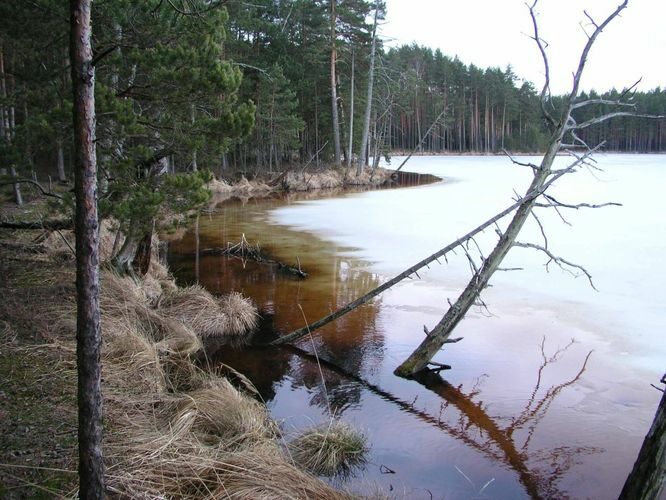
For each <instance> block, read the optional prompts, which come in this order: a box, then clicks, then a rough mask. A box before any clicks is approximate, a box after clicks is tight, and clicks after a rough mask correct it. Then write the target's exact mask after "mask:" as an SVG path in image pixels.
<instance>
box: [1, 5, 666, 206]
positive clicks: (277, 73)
mask: <svg viewBox="0 0 666 500" xmlns="http://www.w3.org/2000/svg"><path fill="white" fill-rule="evenodd" d="M66 4H67V3H66V2H61V1H59V0H36V1H33V2H5V3H3V4H2V5H1V6H0V168H1V169H3V171H4V172H6V173H10V172H13V171H15V172H17V174H16V175H18V176H24V177H29V176H31V175H32V172H35V171H36V172H38V173H40V174H42V175H43V174H48V175H50V176H51V177H53V178H54V179H60V180H63V181H64V180H66V179H67V178H68V177H71V164H72V148H71V142H72V141H71V139H72V138H71V135H72V130H71V126H70V124H69V122H70V115H71V107H72V103H71V89H70V86H71V83H70V81H69V78H68V75H69V60H68V58H69V55H68V52H67V33H68V16H67V5H66ZM183 5H184V6H185V10H183V9H180V8H174V5H173V3H172V2H162V1H160V0H148V1H145V2H131V1H128V0H107V1H105V2H100V3H97V4H95V5H94V6H93V26H94V30H93V32H94V40H93V46H94V50H95V58H96V61H95V62H96V74H97V77H96V79H97V81H96V84H97V85H96V95H97V120H98V129H97V148H98V159H99V170H100V172H101V176H102V179H101V186H102V188H103V189H104V186H105V185H106V184H105V183H107V182H108V181H114V182H115V183H117V184H131V183H134V182H135V181H136V179H137V170H141V169H150V168H152V167H154V166H155V165H161V166H162V167H163V168H164V169H167V170H169V171H170V172H173V173H177V172H192V171H198V170H206V169H208V170H210V171H212V172H213V173H214V174H216V175H218V176H231V175H233V174H234V173H236V172H242V173H244V174H245V175H254V174H257V173H265V172H276V171H280V170H284V169H286V168H290V166H294V165H299V164H301V165H302V164H304V163H306V162H310V161H312V162H314V163H315V164H317V165H319V164H334V163H340V164H344V165H352V164H354V165H355V162H353V161H352V160H356V159H357V158H360V159H361V160H362V161H363V160H365V159H367V158H369V157H373V156H375V157H376V156H378V155H381V154H390V153H391V152H400V151H411V150H412V149H414V148H415V147H417V145H419V143H421V145H420V147H419V149H420V150H421V151H422V152H424V153H443V152H451V153H468V152H472V153H497V152H501V151H502V150H503V149H507V150H509V151H512V152H537V151H540V150H541V149H542V148H543V145H544V144H545V141H546V134H545V128H544V127H543V124H542V122H541V118H540V117H541V113H540V110H539V105H538V96H537V95H536V92H535V87H534V85H533V84H532V83H530V82H524V81H522V80H521V79H520V77H519V75H516V74H514V73H513V71H512V69H511V68H510V67H509V68H505V69H501V68H480V67H477V66H475V65H473V64H470V65H466V64H464V63H462V62H461V61H460V60H458V59H457V58H451V57H448V56H446V55H445V54H443V53H442V52H441V51H440V50H431V49H429V48H426V47H420V46H416V45H411V46H401V47H395V48H390V49H388V48H386V47H383V46H382V43H381V37H380V39H379V40H378V44H377V56H376V61H375V64H374V85H373V91H372V102H371V107H370V108H369V111H370V120H369V124H368V126H367V130H368V132H369V140H368V141H367V146H366V148H365V151H363V152H361V151H360V149H361V144H362V142H363V132H364V129H365V128H366V125H365V120H364V118H365V116H366V114H367V112H368V108H367V106H366V105H367V95H368V92H367V90H368V80H369V68H370V57H369V56H370V52H371V45H372V33H373V20H374V19H375V18H376V19H378V20H379V23H380V24H381V20H382V19H383V17H384V15H385V7H384V5H383V2H381V1H376V2H375V1H371V0H254V1H253V2H251V3H247V2H242V1H241V0H227V1H225V2H210V1H206V0H189V1H187V2H183ZM375 12H376V13H377V16H375ZM333 81H334V82H335V85H334V86H333V88H332V84H331V82H333ZM332 91H335V92H334V94H333V92H332ZM619 92H621V90H615V89H612V90H609V91H608V92H606V93H604V94H603V95H602V97H609V98H611V99H612V98H614V97H617V95H618V93H619ZM589 97H594V95H590V96H589ZM333 99H334V101H333ZM633 99H634V102H635V103H636V106H637V111H638V113H650V114H657V115H663V114H664V113H666V92H665V91H662V90H661V89H654V90H653V91H650V92H645V93H636V94H635V95H634V96H633ZM333 102H334V103H335V104H334V105H332V103H333ZM553 102H554V105H557V98H555V99H554V100H553ZM598 111H599V110H595V109H592V107H588V108H585V112H586V113H590V114H597V112H598ZM603 111H607V110H603ZM442 112H443V114H442V115H441V118H440V119H439V121H438V122H437V123H436V124H435V126H434V127H433V128H432V131H431V133H430V134H428V135H427V137H425V139H424V135H425V134H426V131H427V130H428V129H429V127H430V126H431V125H432V124H433V122H434V121H435V120H436V118H437V117H438V116H440V113H442ZM577 118H578V119H579V120H582V119H584V118H585V117H584V116H580V117H577ZM582 138H583V139H584V140H587V141H588V142H589V143H592V144H596V143H597V142H598V141H599V140H600V139H605V140H606V146H605V149H606V150H612V151H631V152H657V151H664V149H665V148H666V130H664V125H663V123H662V121H660V120H641V119H640V118H627V117H621V118H616V119H612V120H609V121H608V122H606V123H604V124H603V125H601V126H599V127H596V128H590V129H587V130H586V131H585V135H584V136H583V137H582ZM336 144H338V146H337V148H339V152H336ZM350 145H351V147H350ZM337 156H339V158H336V157H337ZM181 182H183V181H181ZM149 192H154V190H153V189H149V188H146V189H144V190H143V191H142V192H141V193H140V196H138V197H135V198H134V199H133V200H130V199H125V200H124V201H125V205H123V204H120V205H115V206H116V210H117V211H122V210H129V208H128V204H130V205H131V204H132V203H135V204H136V203H142V204H146V205H151V203H152V202H151V200H150V197H149V196H147V193H149ZM153 201H155V203H157V202H158V201H160V200H153ZM116 215H118V214H116Z"/></svg>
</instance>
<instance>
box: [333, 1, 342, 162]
mask: <svg viewBox="0 0 666 500" xmlns="http://www.w3.org/2000/svg"><path fill="white" fill-rule="evenodd" d="M335 2H336V0H331V120H332V126H333V148H334V150H335V151H334V154H335V158H334V163H335V166H337V167H339V166H340V157H341V156H342V152H341V148H340V120H339V118H338V84H337V80H338V78H337V75H336V63H337V59H338V52H337V45H336V28H335V25H336V23H337V15H336V12H335Z"/></svg>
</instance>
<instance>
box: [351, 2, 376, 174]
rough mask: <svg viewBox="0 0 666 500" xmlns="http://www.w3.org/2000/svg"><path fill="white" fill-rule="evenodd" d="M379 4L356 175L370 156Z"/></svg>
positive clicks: (371, 50)
mask: <svg viewBox="0 0 666 500" xmlns="http://www.w3.org/2000/svg"><path fill="white" fill-rule="evenodd" d="M378 10H379V9H378V8H377V5H376V4H375V18H374V23H373V25H372V48H371V49H370V69H369V70H368V71H369V74H368V95H367V101H366V103H365V118H364V120H363V138H362V139H361V149H360V150H359V152H358V165H357V168H356V175H361V172H362V171H363V166H364V165H365V163H366V159H367V157H368V136H369V134H370V114H371V112H372V91H373V85H374V82H375V52H376V49H377V13H378Z"/></svg>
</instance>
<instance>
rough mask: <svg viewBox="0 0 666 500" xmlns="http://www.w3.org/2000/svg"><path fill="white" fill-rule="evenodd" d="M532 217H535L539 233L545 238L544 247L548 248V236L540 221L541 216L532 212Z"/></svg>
mask: <svg viewBox="0 0 666 500" xmlns="http://www.w3.org/2000/svg"><path fill="white" fill-rule="evenodd" d="M531 215H532V217H534V220H535V221H536V223H537V225H538V226H539V231H541V237H542V238H543V247H544V248H548V236H546V230H545V229H544V228H543V224H541V220H539V216H538V215H537V214H536V213H535V212H534V210H532V213H531Z"/></svg>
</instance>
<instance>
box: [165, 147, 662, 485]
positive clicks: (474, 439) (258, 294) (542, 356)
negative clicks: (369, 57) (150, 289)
mask: <svg viewBox="0 0 666 500" xmlns="http://www.w3.org/2000/svg"><path fill="white" fill-rule="evenodd" d="M525 160H528V158H521V161H525ZM532 160H534V161H536V160H537V159H532ZM400 161H401V159H400V158H394V160H393V165H399V163H400ZM561 161H563V162H564V161H566V160H565V159H564V158H562V159H561ZM597 161H598V163H599V166H600V167H602V168H603V169H604V171H603V172H596V171H595V172H594V173H593V174H592V173H590V172H587V171H584V172H580V173H577V174H575V175H572V176H569V178H565V179H562V181H561V183H560V184H559V185H558V186H557V189H556V190H554V191H553V193H552V194H553V195H554V196H555V197H556V198H558V200H560V201H562V202H566V203H580V202H586V203H591V204H598V203H604V202H608V201H614V202H619V203H622V206H621V207H607V208H602V209H595V210H590V209H581V210H577V211H576V210H565V211H563V212H562V215H563V216H564V217H565V218H566V220H567V221H568V222H569V223H570V225H569V224H565V223H564V222H563V221H562V219H561V218H560V217H559V216H558V214H557V213H555V212H554V211H552V210H551V209H542V210H540V211H539V218H540V220H541V222H542V224H543V226H544V227H545V229H546V232H547V236H548V242H549V248H550V249H551V251H552V252H553V253H554V254H556V255H558V256H561V257H564V258H566V259H567V260H569V261H573V262H575V263H577V264H580V265H582V266H584V267H585V268H586V269H587V270H588V271H589V272H590V273H591V274H592V276H593V279H594V283H595V285H596V287H597V289H598V291H595V290H593V289H592V288H591V287H590V285H589V283H588V281H587V279H586V278H585V277H584V276H579V277H572V276H571V275H570V274H567V273H564V272H562V271H561V270H560V269H559V268H557V267H556V266H553V265H551V266H550V268H549V272H547V271H546V269H545V268H544V263H545V262H546V260H547V258H546V257H545V256H544V255H541V254H538V253H536V252H534V251H533V250H526V249H519V248H516V249H513V250H512V251H511V253H510V254H509V256H508V259H507V260H508V262H506V263H505V264H504V267H521V268H523V270H522V271H515V272H500V273H497V274H496V275H495V276H494V277H493V279H492V280H491V284H492V287H491V288H489V289H488V290H486V291H485V293H484V295H483V298H484V300H485V302H486V303H487V305H488V310H483V309H476V310H472V311H470V313H469V314H468V316H467V317H466V319H465V320H464V321H463V322H462V323H461V324H460V325H459V326H458V328H457V330H456V332H455V334H454V336H456V337H458V336H462V337H464V340H463V341H461V342H459V343H457V344H453V345H450V346H447V347H446V349H445V350H443V351H441V352H440V353H439V354H438V355H437V357H436V358H435V359H436V360H437V361H440V362H443V363H447V364H450V365H452V367H453V368H452V370H450V371H445V372H442V378H437V377H433V378H431V379H429V380H425V381H423V384H419V383H417V382H414V381H407V380H403V379H399V378H397V377H395V376H394V375H393V373H392V371H393V369H394V368H395V367H396V366H397V365H398V364H399V363H400V362H401V361H402V360H404V359H405V357H406V356H407V355H408V354H409V353H410V352H411V351H412V350H413V349H414V348H415V347H416V345H418V343H419V342H420V341H421V339H422V336H423V326H424V325H425V326H427V327H428V328H432V327H433V326H434V324H435V323H436V322H437V321H438V320H439V319H440V318H441V316H442V315H443V314H444V312H445V311H446V308H447V307H448V306H447V300H451V301H453V300H455V299H456V297H457V294H458V293H459V292H460V290H461V289H462V287H464V285H465V284H466V282H467V280H468V278H469V276H470V267H469V264H468V261H467V258H466V257H465V256H464V255H463V254H462V253H460V252H459V253H458V255H457V256H452V257H450V258H449V262H448V263H445V262H444V261H442V265H437V264H435V265H431V267H430V269H424V270H423V272H420V273H419V275H420V279H417V278H415V279H413V280H406V281H404V282H402V283H401V284H399V285H397V286H396V287H394V288H392V289H391V290H389V291H387V292H386V293H384V294H383V295H382V296H380V297H379V298H378V299H376V300H375V301H373V302H372V303H370V304H368V305H366V306H364V307H362V308H360V309H359V310H357V311H355V312H354V313H352V314H350V315H348V316H346V317H344V318H343V319H341V320H338V321H337V322H336V323H335V324H332V325H329V326H328V327H325V328H324V329H322V330H321V331H320V332H319V333H317V334H315V336H314V341H313V343H311V342H310V341H309V340H304V341H302V342H301V343H300V346H301V347H302V348H303V349H306V350H309V351H312V350H313V348H315V349H316V350H317V352H318V354H319V355H320V356H321V357H322V358H325V359H328V360H330V361H332V362H334V363H335V364H336V365H338V366H340V367H342V368H343V370H344V371H346V372H348V373H353V374H357V375H360V376H361V377H362V378H363V380H365V381H366V382H369V384H370V385H368V384H364V383H361V382H359V381H358V380H354V379H352V378H349V377H347V376H346V375H345V373H344V372H342V373H341V372H336V371H335V370H334V369H332V368H327V367H324V378H325V386H326V388H325V390H324V388H323V386H322V384H321V379H320V374H319V370H318V368H317V366H316V364H313V363H312V361H311V360H308V359H305V358H303V356H299V355H296V354H294V353H293V352H288V351H279V352H276V351H275V350H272V351H269V352H263V353H262V352H258V353H257V352H254V351H252V352H250V353H227V354H225V355H223V358H224V361H225V362H228V363H230V364H232V365H235V366H236V367H237V368H239V369H241V370H242V371H245V372H248V373H249V374H250V376H251V378H252V379H253V381H255V383H256V384H257V386H258V387H259V389H260V391H261V392H262V394H263V396H264V399H265V400H266V402H267V404H268V406H269V408H270V410H271V413H272V414H273V416H274V417H275V418H277V419H279V420H281V421H282V422H283V428H284V429H285V432H287V433H288V432H289V430H290V429H298V428H301V427H303V426H305V425H308V424H311V423H320V422H325V421H327V419H328V418H329V414H330V411H334V412H335V413H336V414H337V415H338V416H339V417H340V418H341V419H343V420H345V421H349V422H351V423H353V424H354V425H356V426H357V427H359V428H361V429H362V430H364V431H365V432H366V434H367V435H368V437H369V443H370V445H371V451H370V455H369V460H368V463H367V465H366V466H365V467H364V468H363V469H361V470H359V471H357V473H356V475H355V476H353V477H351V478H348V479H346V481H342V480H338V481H340V482H342V483H343V486H345V487H349V488H350V489H352V490H353V491H357V492H362V493H373V492H375V491H376V489H377V487H379V488H380V489H381V490H382V491H383V492H384V493H385V494H389V495H396V496H397V497H398V498H402V497H405V498H430V495H431V494H432V496H433V497H434V498H443V497H446V498H471V497H476V498H526V497H549V498H562V497H567V496H568V497H572V498H586V497H589V498H616V497H617V494H618V493H619V490H620V488H621V486H622V484H623V482H624V479H625V477H626V475H627V474H628V473H629V471H630V469H631V466H632V464H633V461H634V460H635V458H636V455H637V452H638V448H639V447H640V444H641V442H642V439H643V437H644V435H645V433H646V431H647V429H648V427H649V425H650V423H651V421H652V417H653V415H654V412H655V410H656V406H657V403H658V400H659V397H660V394H659V393H658V392H657V391H656V390H655V389H653V388H652V387H650V383H657V382H658V380H659V378H660V377H661V375H662V374H663V371H664V370H665V369H666V368H665V366H666V363H665V360H666V341H665V340H664V331H665V330H666V313H665V312H664V311H666V307H665V306H666V304H665V302H666V301H665V300H664V293H663V288H662V281H663V278H664V276H663V274H664V273H663V271H662V267H661V266H660V261H661V258H662V256H663V255H664V254H665V250H666V248H665V247H666V231H665V229H666V227H665V226H666V222H665V221H664V209H663V207H662V204H663V195H662V191H663V188H664V187H666V156H659V155H654V156H648V155H615V154H609V155H599V156H597ZM405 168H406V169H407V170H409V171H415V172H420V173H430V174H434V175H437V176H440V177H443V178H444V179H445V180H444V182H441V183H436V184H431V185H426V186H420V187H414V188H403V189H393V190H379V191H369V192H362V193H350V194H345V195H343V196H338V197H328V198H323V199H312V200H299V199H298V198H287V199H286V200H269V201H264V202H261V201H257V202H252V201H251V202H250V203H247V204H240V203H236V204H231V205H225V206H223V207H222V208H223V210H222V211H221V212H220V214H218V215H215V216H212V217H207V218H205V219H204V218H202V219H201V221H200V223H199V229H198V231H197V232H196V235H198V236H196V239H197V241H198V243H197V244H196V245H195V233H194V232H190V233H189V234H188V235H186V236H185V238H184V239H183V240H182V241H180V242H175V243H173V244H172V248H171V260H172V266H177V267H178V268H179V269H180V273H181V276H182V277H184V279H185V280H186V281H194V280H195V278H196V279H198V281H200V282H201V283H202V284H204V285H205V286H207V287H208V288H210V289H211V290H213V291H218V292H224V291H227V290H229V289H236V290H241V291H243V292H244V293H246V294H247V295H249V296H251V297H253V298H254V300H255V301H256V302H257V304H258V305H259V306H260V308H261V309H262V311H263V312H264V316H265V317H267V318H270V321H271V327H272V328H274V329H276V330H278V331H282V332H288V331H291V330H292V329H295V328H298V327H300V326H302V325H303V322H304V317H305V318H307V320H308V321H310V322H311V321H313V320H315V319H317V318H319V317H321V316H323V315H325V314H327V313H328V312H330V311H331V310H334V309H336V308H338V307H340V306H342V305H344V304H345V303H347V302H349V301H351V300H353V299H354V298H356V297H358V296H359V295H361V294H362V293H363V292H365V291H367V290H369V289H371V288H373V287H375V286H377V285H378V284H379V283H381V282H383V281H386V280H387V279H389V278H390V277H392V276H394V275H396V274H398V273H399V272H401V271H402V270H404V269H406V268H407V267H409V266H411V265H412V264H414V263H416V262H417V261H419V260H421V259H422V258H424V257H426V256H428V255H430V254H431V253H433V252H435V251H436V250H438V249H439V248H441V247H443V246H445V245H446V244H448V243H449V242H451V241H453V240H454V239H456V238H457V237H459V236H461V235H463V234H465V233H467V232H468V231H469V230H470V229H472V228H473V227H475V226H477V225H478V224H480V223H481V222H483V221H484V220H486V219H488V218H489V217H491V216H492V215H493V214H494V213H496V212H498V211H500V210H501V209H503V208H505V207H506V206H508V205H510V204H511V203H512V197H513V196H514V189H515V190H516V191H517V192H518V193H522V192H523V191H524V189H525V188H526V186H527V185H528V183H529V180H530V176H531V172H530V171H529V169H525V168H522V167H518V166H515V165H512V164H511V163H510V161H509V160H508V159H506V158H501V157H473V156H464V157H453V156H447V157H415V158H413V159H412V160H410V162H409V163H408V164H407V166H406V167H405ZM241 234H245V235H246V237H247V238H248V240H249V241H250V242H255V241H256V242H258V243H259V244H260V245H262V247H263V248H264V249H267V250H268V251H270V252H271V253H272V254H274V255H275V256H276V257H278V258H280V259H281V260H283V261H286V262H289V263H292V262H295V261H296V259H298V261H300V262H301V264H302V265H303V267H304V269H306V270H309V271H310V277H309V278H308V279H307V280H305V281H294V280H288V279H282V278H279V277H275V276H272V275H267V274H266V273H265V272H264V271H262V270H261V269H259V268H257V267H255V266H252V265H251V264H250V265H246V266H245V267H243V268H242V269H241V268H240V267H239V266H238V265H236V264H234V263H232V262H227V261H223V260H221V259H220V258H219V257H215V258H213V257H202V258H201V259H197V260H196V269H195V267H194V266H195V264H194V260H193V259H191V258H188V257H187V255H191V252H192V249H193V248H195V247H196V248H205V247H207V246H214V245H219V246H222V245H224V244H225V243H226V241H237V240H238V238H239V237H240V235H241ZM520 239H521V241H526V242H534V243H540V244H541V243H543V237H542V235H541V232H540V231H539V229H538V226H537V224H536V223H534V222H531V223H530V226H529V227H527V228H526V230H525V232H524V234H523V235H521V237H520ZM477 241H478V243H479V245H480V246H481V248H482V251H483V253H484V254H485V255H487V254H488V253H489V251H490V248H491V247H490V245H492V243H493V242H494V234H493V232H492V231H490V232H489V233H488V234H486V235H484V236H482V237H479V238H478V239H477ZM473 250H474V249H470V253H473ZM179 255H180V257H179ZM387 471H391V473H387Z"/></svg>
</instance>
